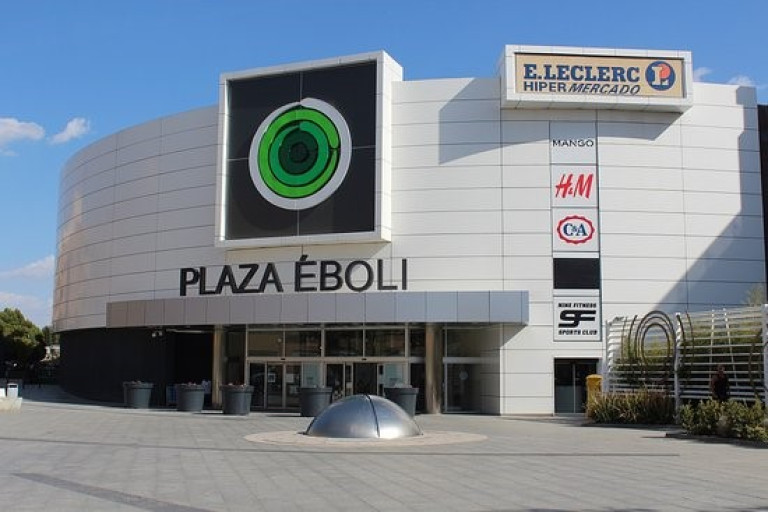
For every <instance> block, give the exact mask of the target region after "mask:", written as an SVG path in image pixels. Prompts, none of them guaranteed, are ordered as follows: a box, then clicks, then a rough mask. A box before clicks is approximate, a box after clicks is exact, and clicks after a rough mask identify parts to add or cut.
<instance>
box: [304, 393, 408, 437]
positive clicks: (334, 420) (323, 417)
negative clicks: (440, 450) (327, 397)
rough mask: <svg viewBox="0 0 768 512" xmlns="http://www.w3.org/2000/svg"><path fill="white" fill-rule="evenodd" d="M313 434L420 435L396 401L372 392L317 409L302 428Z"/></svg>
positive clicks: (307, 433) (345, 435) (319, 435)
mask: <svg viewBox="0 0 768 512" xmlns="http://www.w3.org/2000/svg"><path fill="white" fill-rule="evenodd" d="M305 434H306V435H308V436H314V437H335V438H358V439H399V438H403V437H414V436H420V435H422V433H421V429H420V428H419V426H418V425H417V424H416V422H415V421H413V418H411V417H410V416H409V415H408V413H407V412H405V411H404V410H403V409H402V408H401V407H400V406H399V405H397V404H395V403H394V402H391V401H389V400H387V399H386V398H383V397H380V396H376V395H352V396H348V397H347V398H344V399H342V400H339V401H338V402H334V403H332V404H331V405H329V406H328V407H326V408H325V410H324V411H323V412H321V413H320V414H319V415H318V416H317V417H315V419H314V420H312V423H310V424H309V427H307V431H306V432H305Z"/></svg>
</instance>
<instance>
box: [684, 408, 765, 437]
mask: <svg viewBox="0 0 768 512" xmlns="http://www.w3.org/2000/svg"><path fill="white" fill-rule="evenodd" d="M764 420H765V409H764V408H763V404H761V403H760V402H755V404H754V405H752V406H749V405H747V404H746V403H744V402H738V401H734V400H732V401H729V402H717V401H715V400H707V401H705V402H699V403H698V404H696V405H685V406H683V407H681V408H680V425H681V426H682V427H683V429H685V431H686V432H688V433H689V434H693V435H705V436H715V435H716V436H721V437H733V438H736V439H748V440H751V441H762V442H768V430H766V427H765V424H764V423H763V422H764Z"/></svg>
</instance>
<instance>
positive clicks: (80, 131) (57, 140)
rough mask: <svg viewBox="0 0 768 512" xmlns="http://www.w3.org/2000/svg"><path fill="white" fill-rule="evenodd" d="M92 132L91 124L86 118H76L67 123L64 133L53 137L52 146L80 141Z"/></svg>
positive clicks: (61, 132)
mask: <svg viewBox="0 0 768 512" xmlns="http://www.w3.org/2000/svg"><path fill="white" fill-rule="evenodd" d="M89 131H91V122H90V121H88V120H87V119H86V118H84V117H75V118H72V119H70V120H69V122H67V126H65V127H64V129H63V130H62V131H60V132H59V133H57V134H56V135H54V136H53V137H51V144H63V143H65V142H69V141H70V140H72V139H78V138H80V137H82V136H83V135H85V134H86V133H88V132H89Z"/></svg>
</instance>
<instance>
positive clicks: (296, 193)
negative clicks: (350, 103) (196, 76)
mask: <svg viewBox="0 0 768 512" xmlns="http://www.w3.org/2000/svg"><path fill="white" fill-rule="evenodd" d="M351 147H352V138H351V136H350V133H349V127H348V126H347V123H346V121H344V117H343V116H342V115H341V113H339V111H338V110H336V109H335V108H334V107H333V106H332V105H330V104H328V103H326V102H324V101H322V100H319V99H316V98H305V99H303V100H301V101H300V102H297V103H289V104H287V105H283V106H282V107H280V108H278V109H276V110H275V111H274V112H272V113H271V114H270V115H268V116H267V117H266V119H264V121H263V122H262V123H261V125H259V128H258V129H257V130H256V134H255V135H254V137H253V141H252V142H251V149H250V153H249V156H248V163H249V167H250V171H251V179H252V180H253V184H254V185H255V186H256V189H257V190H258V191H259V193H260V194H261V195H262V196H263V197H264V198H265V199H266V200H267V201H269V202H270V203H272V204H274V205H275V206H278V207H280V208H285V209H287V210H301V209H304V208H310V207H312V206H315V205H317V204H320V203H321V202H322V201H324V200H325V199H327V198H328V197H330V196H331V195H332V194H333V193H334V192H335V191H336V189H338V188H339V185H341V183H342V182H343V181H344V177H345V176H346V175H347V170H348V169H349V161H350V153H351Z"/></svg>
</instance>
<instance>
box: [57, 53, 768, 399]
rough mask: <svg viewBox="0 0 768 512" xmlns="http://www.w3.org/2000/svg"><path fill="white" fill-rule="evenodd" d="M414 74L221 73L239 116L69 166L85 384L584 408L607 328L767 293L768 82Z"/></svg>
mask: <svg viewBox="0 0 768 512" xmlns="http://www.w3.org/2000/svg"><path fill="white" fill-rule="evenodd" d="M402 76H403V71H402V68H401V67H400V65H398V63H397V62H396V61H395V60H393V59H392V58H391V57H390V56H388V55H387V54H386V53H383V52H377V53H368V54H362V55H353V56H348V57H337V58H333V59H327V60H321V61H313V62H303V63H299V64H287V65H284V66H276V67H269V68H257V69H252V70H247V71H241V72H234V73H225V74H223V75H222V76H221V78H220V82H219V90H220V94H219V96H220V101H219V104H218V105H213V106H208V107H204V108H200V109H197V110H192V111H189V112H184V113H180V114H174V115H170V116H168V117H164V118H161V119H156V120H151V121H147V122H146V123H144V124H141V125H138V126H133V127H130V128H127V129H125V130H123V131H120V132H118V133H115V134H112V135H110V136H107V137H105V138H103V139H101V140H99V141H97V142H95V143H93V144H91V145H90V146H88V147H86V148H84V149H83V150H81V151H80V152H78V153H77V154H76V155H75V156H73V157H72V159H71V160H70V161H69V162H68V164H67V165H66V167H65V168H64V170H63V172H62V175H61V187H60V195H59V228H58V259H57V270H56V290H55V298H54V314H53V327H54V330H55V331H57V332H58V333H59V334H60V337H61V349H62V368H61V376H60V380H61V382H62V384H63V385H64V386H65V387H66V388H67V389H68V390H70V391H71V392H73V393H76V394H78V395H81V396H84V397H90V398H96V399H105V400H115V401H119V400H121V393H122V389H121V382H122V381H126V380H143V381H151V382H153V383H155V396H154V398H153V400H154V402H155V403H156V404H158V405H162V404H164V403H166V401H167V400H168V396H167V394H166V393H165V390H166V389H167V388H168V386H171V385H172V384H174V383H178V382H190V381H193V382H200V381H202V380H209V381H212V389H213V394H212V402H213V404H214V405H216V404H217V403H218V401H219V399H220V395H219V391H218V386H219V385H220V384H225V383H240V382H248V383H251V384H253V385H254V387H255V392H254V395H253V402H252V406H253V408H254V409H265V408H268V409H283V410H291V409H294V408H296V407H297V401H298V393H299V391H298V390H299V388H300V387H302V386H317V385H328V386H330V387H332V388H333V392H334V396H335V397H336V398H338V397H340V396H343V395H349V394H353V393H376V394H381V393H382V390H383V388H384V387H387V386H393V385H399V384H411V385H413V386H416V387H419V388H420V392H419V408H420V409H421V410H423V411H427V412H454V411H456V412H459V411H460V412H482V413H490V414H515V413H543V414H548V413H564V412H575V411H579V410H580V406H581V397H582V395H581V393H582V386H583V381H584V377H585V376H586V375H587V374H590V373H594V372H599V371H600V369H601V364H602V361H603V359H604V353H605V340H604V337H605V323H606V322H607V321H610V320H611V319H612V318H614V317H616V316H620V315H621V316H623V315H634V314H644V313H646V312H649V311H652V310H663V311H668V312H674V311H700V310H705V309H710V308H720V307H725V306H734V305H741V304H743V302H744V299H745V297H746V292H747V291H748V290H749V289H751V288H753V287H754V286H755V285H757V284H762V283H764V282H765V257H764V252H765V251H764V232H763V213H762V212H763V199H762V197H763V194H762V191H761V174H760V170H761V169H760V142H759V141H760V130H759V125H758V110H759V109H758V106H757V104H756V94H755V89H754V88H750V87H742V86H735V85H721V84H710V83H694V82H693V80H692V61H691V54H690V53H689V52H685V51H655V50H647V51H646V50H617V49H594V48H561V47H530V46H506V47H505V48H504V49H503V53H502V55H501V58H500V60H499V62H498V73H497V74H496V75H495V76H491V77H487V78H450V79H436V80H413V81H411V80H403V78H402ZM211 87H215V84H211Z"/></svg>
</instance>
